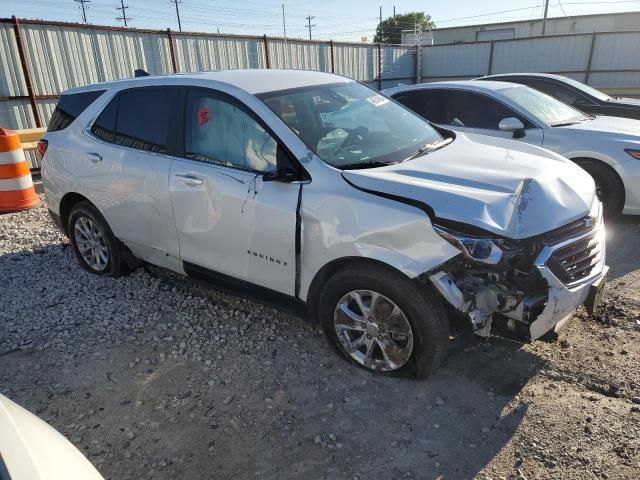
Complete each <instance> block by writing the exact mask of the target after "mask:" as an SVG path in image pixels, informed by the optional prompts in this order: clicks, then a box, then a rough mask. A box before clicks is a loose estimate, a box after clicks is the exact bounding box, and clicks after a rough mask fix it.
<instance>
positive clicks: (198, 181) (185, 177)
mask: <svg viewBox="0 0 640 480" xmlns="http://www.w3.org/2000/svg"><path fill="white" fill-rule="evenodd" d="M173 176H174V177H176V178H178V179H179V180H180V181H181V182H182V183H184V184H185V185H189V186H190V187H196V186H198V185H202V184H203V183H204V181H203V180H202V178H200V177H198V176H196V175H192V174H189V173H176V174H174V175H173Z"/></svg>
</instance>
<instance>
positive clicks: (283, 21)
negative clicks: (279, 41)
mask: <svg viewBox="0 0 640 480" xmlns="http://www.w3.org/2000/svg"><path fill="white" fill-rule="evenodd" d="M282 36H283V37H284V42H285V43H287V21H286V19H285V18H284V3H283V4H282Z"/></svg>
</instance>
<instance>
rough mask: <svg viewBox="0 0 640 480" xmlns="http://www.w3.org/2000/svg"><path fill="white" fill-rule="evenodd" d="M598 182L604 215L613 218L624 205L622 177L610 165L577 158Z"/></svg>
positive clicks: (578, 162) (597, 189)
mask: <svg viewBox="0 0 640 480" xmlns="http://www.w3.org/2000/svg"><path fill="white" fill-rule="evenodd" d="M575 162H576V163H577V164H578V165H579V166H580V167H582V168H583V169H584V170H586V171H587V173H588V174H589V175H591V177H593V180H594V181H595V182H596V191H597V192H598V198H599V199H600V201H601V202H602V204H603V210H604V216H605V217H606V218H612V217H615V216H617V215H619V214H620V213H621V212H622V208H623V207H624V185H623V184H622V181H621V180H620V177H618V175H617V174H616V173H615V172H614V171H613V170H612V169H611V167H609V166H608V165H606V164H604V163H602V162H599V161H597V160H590V159H584V160H576V161H575Z"/></svg>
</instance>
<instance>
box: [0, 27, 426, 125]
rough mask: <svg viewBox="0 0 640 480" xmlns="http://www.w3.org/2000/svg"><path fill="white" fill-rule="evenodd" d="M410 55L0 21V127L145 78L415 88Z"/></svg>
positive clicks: (39, 118) (37, 118)
mask: <svg viewBox="0 0 640 480" xmlns="http://www.w3.org/2000/svg"><path fill="white" fill-rule="evenodd" d="M415 56H416V47H413V46H400V45H378V44H357V43H338V42H333V41H329V42H320V41H306V40H297V39H296V40H291V39H287V40H286V41H285V40H284V39H282V38H271V37H269V38H267V37H266V36H255V37H247V36H234V35H215V34H205V33H186V32H185V33H177V32H172V31H170V30H166V31H157V30H139V29H123V28H118V27H104V26H94V25H82V24H73V23H59V22H43V21H35V20H17V19H16V18H11V19H0V126H2V127H8V128H14V129H22V128H31V127H40V126H46V123H47V122H48V120H49V117H50V115H51V112H52V111H53V108H54V106H55V104H56V101H57V98H58V95H59V93H60V92H62V91H64V90H66V89H68V88H71V87H76V86H80V85H86V84H90V83H96V82H103V81H108V80H114V79H119V78H127V77H132V76H133V72H134V70H135V69H136V68H142V69H144V70H146V71H147V72H149V73H151V74H161V73H171V72H194V71H205V70H218V69H233V68H293V69H306V70H321V71H325V72H335V73H337V74H341V75H345V76H347V77H351V78H354V79H356V80H360V81H364V82H368V83H371V84H372V85H373V86H375V87H377V88H384V87H388V86H393V85H396V84H398V83H400V82H402V83H413V82H414V81H415V76H416V71H415Z"/></svg>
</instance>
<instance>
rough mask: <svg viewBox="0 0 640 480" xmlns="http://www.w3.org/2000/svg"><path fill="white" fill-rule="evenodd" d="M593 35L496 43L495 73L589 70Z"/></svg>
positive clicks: (494, 49) (494, 53) (493, 71)
mask: <svg viewBox="0 0 640 480" xmlns="http://www.w3.org/2000/svg"><path fill="white" fill-rule="evenodd" d="M590 47H591V35H567V36H563V37H550V38H532V39H529V40H512V41H505V42H495V44H494V48H493V69H492V73H509V72H570V71H576V70H585V69H586V65H587V63H588V61H589V48H590Z"/></svg>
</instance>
